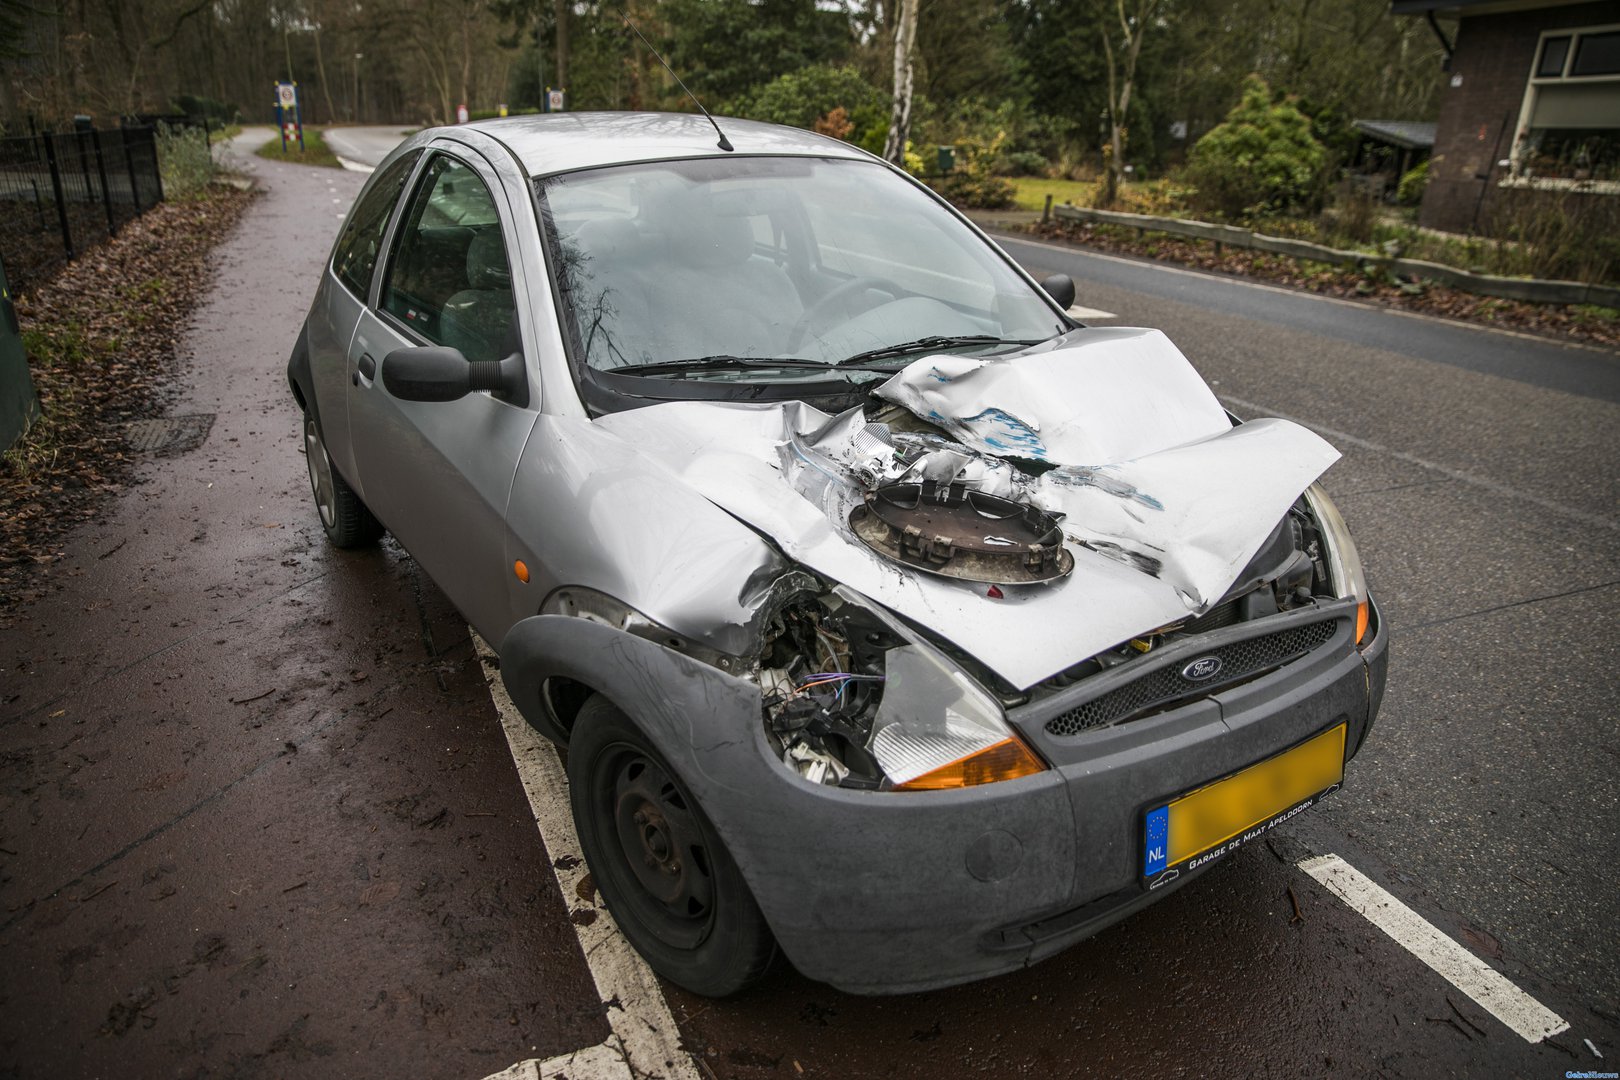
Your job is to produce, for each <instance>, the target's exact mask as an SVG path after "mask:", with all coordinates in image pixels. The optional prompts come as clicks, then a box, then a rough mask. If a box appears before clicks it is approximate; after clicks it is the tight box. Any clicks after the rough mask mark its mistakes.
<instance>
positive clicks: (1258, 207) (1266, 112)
mask: <svg viewBox="0 0 1620 1080" xmlns="http://www.w3.org/2000/svg"><path fill="white" fill-rule="evenodd" d="M1326 164H1327V151H1326V150H1325V149H1324V148H1323V146H1322V144H1321V143H1320V142H1318V141H1317V139H1316V137H1315V136H1314V135H1312V133H1311V121H1310V119H1309V118H1308V117H1307V116H1306V115H1305V114H1304V113H1302V112H1300V111H1299V109H1298V108H1296V107H1295V106H1294V104H1293V102H1292V101H1289V100H1282V101H1275V100H1273V96H1272V93H1271V89H1270V88H1269V87H1268V86H1267V85H1266V83H1265V81H1264V80H1263V79H1261V78H1260V77H1259V76H1258V75H1250V76H1249V77H1248V78H1247V79H1246V80H1244V84H1243V97H1242V98H1241V100H1239V101H1238V103H1237V104H1236V105H1235V106H1233V107H1232V111H1231V112H1229V113H1228V114H1227V115H1226V120H1225V121H1224V122H1223V123H1221V124H1220V125H1218V126H1216V127H1215V128H1213V129H1211V130H1210V131H1209V133H1208V134H1206V135H1205V136H1204V137H1203V138H1201V139H1199V140H1198V143H1197V145H1195V146H1194V147H1193V149H1192V155H1191V158H1190V161H1189V163H1188V166H1187V177H1188V179H1190V180H1191V181H1192V182H1193V184H1194V185H1195V186H1196V187H1197V189H1198V190H1197V195H1196V201H1197V203H1198V205H1199V206H1200V207H1201V208H1203V209H1206V210H1210V211H1214V212H1216V213H1219V214H1223V215H1225V216H1227V217H1251V216H1255V215H1260V214H1265V213H1277V212H1290V211H1299V210H1303V209H1310V208H1311V205H1312V203H1313V202H1316V201H1318V200H1319V199H1320V190H1321V185H1320V179H1321V176H1322V173H1323V170H1324V168H1325V167H1326Z"/></svg>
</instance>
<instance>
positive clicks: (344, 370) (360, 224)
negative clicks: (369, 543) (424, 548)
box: [304, 150, 422, 486]
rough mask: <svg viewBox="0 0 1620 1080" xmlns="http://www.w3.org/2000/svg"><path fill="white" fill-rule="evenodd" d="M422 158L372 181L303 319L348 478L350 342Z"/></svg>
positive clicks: (331, 437)
mask: <svg viewBox="0 0 1620 1080" xmlns="http://www.w3.org/2000/svg"><path fill="white" fill-rule="evenodd" d="M421 156H422V155H421V151H419V150H411V151H408V152H406V153H404V154H401V155H400V156H399V157H398V158H396V159H394V160H393V161H392V162H390V163H389V164H388V165H387V166H385V167H384V168H382V169H381V170H379V171H378V172H377V173H376V174H375V175H374V176H373V177H372V179H371V180H370V181H368V182H367V184H366V186H365V189H364V190H363V191H362V192H361V193H360V196H359V197H358V198H357V199H356V200H355V204H354V206H353V207H351V208H350V210H349V213H348V216H347V218H346V219H345V220H344V222H343V232H342V233H341V234H339V236H338V242H337V244H336V245H334V247H333V250H332V261H331V264H330V266H329V267H328V271H327V274H326V277H325V279H324V280H323V281H322V282H321V287H320V289H319V290H318V291H317V293H316V297H315V304H314V306H313V308H312V309H311V311H310V316H309V318H308V319H307V320H306V321H305V323H304V327H305V332H306V334H307V343H308V347H309V352H310V361H311V363H310V379H311V382H312V384H313V385H312V386H311V387H310V389H311V392H312V393H314V395H315V400H314V401H313V402H311V403H310V404H311V405H312V406H313V407H314V409H315V413H316V417H317V419H318V420H319V421H320V425H321V441H322V442H323V443H325V445H326V452H327V455H328V456H329V457H331V459H332V464H333V465H334V466H335V467H336V469H337V471H338V473H339V474H340V475H342V476H343V477H344V479H345V480H348V479H349V478H351V477H353V476H354V475H355V470H354V455H353V453H352V452H351V444H350V442H349V410H348V404H347V401H346V398H347V396H348V389H349V374H350V370H351V366H350V365H349V364H348V350H349V343H350V342H351V341H353V340H354V329H355V327H356V326H357V325H358V324H359V321H360V314H361V312H363V311H364V310H365V308H366V303H367V301H369V300H370V299H371V284H372V278H373V277H374V276H375V271H376V268H377V263H378V262H379V261H380V260H381V258H382V253H383V252H382V249H383V243H384V240H385V238H386V233H387V230H388V223H389V221H391V220H392V219H393V214H394V208H395V206H396V205H397V204H398V203H399V200H400V195H401V193H403V192H404V190H405V183H406V181H407V180H409V179H410V176H411V171H412V169H413V168H414V166H415V165H416V162H417V159H418V158H420V157H421ZM350 486H353V485H352V484H351V485H350Z"/></svg>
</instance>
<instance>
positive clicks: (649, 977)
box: [468, 627, 699, 1080]
mask: <svg viewBox="0 0 1620 1080" xmlns="http://www.w3.org/2000/svg"><path fill="white" fill-rule="evenodd" d="M468 633H470V634H471V635H472V640H473V645H474V647H475V648H476V649H477V650H478V656H479V659H480V660H482V661H483V664H484V677H485V679H486V681H487V682H488V683H489V696H490V699H491V700H492V701H493V702H494V703H495V711H496V712H497V713H498V714H499V715H500V718H501V727H502V728H503V729H504V730H505V732H506V742H507V745H508V746H510V747H511V749H512V760H513V761H514V762H516V763H517V770H518V778H519V779H520V780H521V781H522V782H523V792H524V794H525V795H527V796H528V798H529V808H530V809H531V810H532V811H533V812H534V820H535V824H536V825H538V826H539V827H540V838H541V839H542V840H543V841H544V842H545V845H546V852H547V854H549V855H550V856H551V860H552V872H553V873H554V874H556V877H557V888H558V889H559V890H561V892H562V897H563V902H564V903H566V904H568V905H569V906H570V907H571V908H573V909H574V910H576V911H591V912H594V913H595V914H594V918H593V919H591V920H589V921H588V922H586V923H585V924H584V925H581V924H580V923H575V924H574V932H575V933H576V934H577V935H578V936H579V946H580V950H581V951H582V952H583V953H584V954H585V962H586V964H588V965H589V966H590V969H591V978H592V979H593V980H595V982H596V992H597V995H598V996H599V998H600V999H601V1000H602V1001H604V1002H609V1003H610V1004H609V1005H608V1008H607V1019H608V1023H609V1025H610V1026H611V1027H612V1028H613V1034H612V1035H611V1036H610V1037H609V1038H608V1041H607V1042H605V1043H603V1044H602V1045H601V1046H592V1047H586V1048H585V1049H583V1050H580V1051H576V1052H575V1053H572V1054H564V1055H562V1056H560V1057H555V1058H550V1059H548V1060H546V1061H535V1060H532V1059H531V1060H529V1061H521V1062H518V1063H517V1064H516V1065H513V1066H512V1067H511V1068H509V1069H506V1070H504V1071H502V1072H498V1073H495V1074H494V1075H493V1076H490V1077H486V1078H485V1080H497V1078H499V1080H534V1078H536V1077H538V1078H540V1080H551V1078H552V1077H554V1076H560V1075H562V1074H563V1073H565V1072H566V1075H567V1076H568V1078H569V1080H630V1078H632V1077H635V1078H637V1080H640V1078H648V1077H660V1078H662V1080H699V1078H698V1073H697V1070H696V1069H695V1068H693V1067H692V1062H691V1059H690V1058H688V1057H687V1055H686V1052H685V1051H684V1050H682V1049H681V1046H680V1032H679V1031H677V1030H676V1027H675V1018H674V1016H673V1015H671V1013H670V1011H669V1004H668V1003H667V1002H665V1001H664V992H663V990H662V989H661V988H660V987H659V985H658V979H657V977H656V976H654V975H653V973H652V969H651V968H649V967H648V966H647V963H646V961H644V960H642V958H641V957H640V955H639V954H637V953H636V951H635V950H634V949H632V948H631V947H630V943H629V942H628V941H626V940H625V938H624V935H623V934H621V933H619V926H618V924H617V923H616V922H614V921H613V916H612V915H610V914H608V910H607V908H606V907H603V906H600V905H599V904H597V903H595V902H594V898H595V896H596V894H595V893H594V892H593V893H592V894H591V895H592V897H593V900H584V899H582V898H581V897H580V893H579V885H580V882H581V881H582V880H583V879H584V878H585V877H586V876H587V874H588V873H589V871H588V869H587V868H586V866H585V856H584V855H583V854H582V853H581V852H580V849H579V836H578V835H577V834H576V833H575V832H574V815H573V811H572V810H570V809H569V805H568V774H567V773H565V772H564V771H563V767H562V762H561V761H559V760H558V758H557V751H556V748H554V747H553V746H552V745H551V744H550V743H548V742H547V741H546V740H545V739H543V738H541V737H540V734H539V733H538V732H536V731H535V730H534V729H533V728H531V727H530V726H529V724H528V722H527V721H526V720H524V719H523V715H522V714H521V713H519V712H518V710H517V706H516V705H513V704H512V699H511V698H510V697H508V696H507V693H506V687H505V686H504V685H503V684H502V683H501V680H500V676H499V673H498V670H497V668H496V667H495V666H494V665H495V652H494V650H493V649H491V648H490V647H489V645H488V643H487V642H485V641H484V639H483V638H481V637H479V636H478V632H477V631H476V630H473V629H472V628H471V627H469V628H468ZM559 864H560V865H559Z"/></svg>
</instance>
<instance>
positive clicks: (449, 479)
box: [349, 146, 540, 634]
mask: <svg viewBox="0 0 1620 1080" xmlns="http://www.w3.org/2000/svg"><path fill="white" fill-rule="evenodd" d="M513 220H514V214H513V212H512V207H511V204H510V202H509V201H508V199H507V197H506V192H505V189H504V187H503V185H502V184H501V183H500V179H499V177H498V176H497V174H496V173H495V171H494V170H493V169H492V168H490V167H489V164H488V163H487V162H486V161H485V160H484V159H483V158H482V157H481V156H480V155H479V154H478V153H477V152H475V151H473V150H471V149H470V148H467V147H461V146H455V147H448V146H436V147H434V148H432V149H430V151H429V156H428V158H427V159H426V161H425V162H424V163H423V165H422V168H421V169H420V170H419V172H418V174H417V179H416V184H415V187H414V189H413V191H412V193H411V195H410V197H409V199H408V201H407V202H406V203H405V205H404V207H403V209H402V211H401V213H400V215H399V217H398V220H397V222H396V223H395V225H394V229H393V232H392V235H391V239H390V240H389V244H388V252H387V262H386V264H385V266H384V269H383V274H382V278H381V280H380V282H379V287H378V290H377V293H376V297H375V301H374V302H373V303H372V304H371V305H369V306H368V307H367V309H366V311H365V312H364V313H363V314H362V315H361V317H360V321H359V326H358V328H357V329H356V332H355V336H354V340H353V342H352V343H351V345H350V348H349V359H350V370H351V379H350V384H351V385H350V389H349V425H350V430H351V433H352V439H353V443H354V461H355V466H356V472H357V475H358V483H359V490H360V493H361V497H362V498H363V499H364V500H365V502H366V505H367V506H368V507H369V508H370V509H371V511H372V513H374V514H375V515H377V517H378V518H379V519H380V520H381V521H382V522H383V524H384V525H386V526H387V527H388V530H389V531H390V532H391V533H393V534H394V536H395V538H396V539H397V540H399V542H400V543H401V544H403V545H404V546H405V549H406V550H407V551H409V552H410V553H411V554H412V555H413V556H414V557H415V558H416V559H417V561H418V562H420V563H421V564H422V566H423V568H424V569H426V570H427V572H428V575H429V576H430V577H432V578H433V580H434V581H435V582H437V583H438V585H439V586H440V588H442V589H443V590H444V591H445V593H446V594H447V595H448V596H449V597H450V599H451V601H452V602H454V603H455V605H456V606H457V607H458V608H460V610H461V612H462V614H463V615H465V616H466V617H467V618H468V620H469V621H470V622H472V624H473V625H474V626H475V627H477V628H478V629H479V630H480V631H482V632H485V633H492V634H498V633H500V632H501V631H503V630H504V629H505V624H506V622H507V621H508V618H507V614H506V612H507V606H508V605H507V600H506V587H507V586H506V575H508V574H509V573H511V570H510V569H509V568H508V567H507V564H506V554H505V541H506V524H505V515H506V505H507V500H508V498H509V497H510V494H511V488H512V476H513V473H514V472H515V471H516V469H517V462H518V459H519V457H520V456H521V455H522V452H523V445H524V443H525V441H526V440H527V439H528V436H529V432H530V431H531V430H532V429H533V427H534V422H535V418H536V416H537V408H538V404H539V396H540V395H539V382H538V380H537V379H536V378H535V377H534V368H535V365H534V363H533V359H532V357H529V358H527V362H526V364H525V377H526V378H527V380H528V393H527V394H526V395H524V396H525V397H526V399H527V400H526V401H522V402H519V401H518V400H516V397H515V396H512V397H504V396H501V395H496V394H493V393H491V392H487V391H474V392H472V393H469V394H467V395H466V396H465V397H463V398H460V399H459V400H456V401H435V402H423V401H405V400H402V399H400V398H396V397H394V396H393V395H392V394H390V393H389V392H388V390H387V388H386V387H385V386H384V385H383V380H382V378H381V366H382V364H383V362H384V359H385V358H386V357H387V355H388V354H389V353H391V352H393V351H394V350H395V349H402V348H411V347H417V346H426V345H438V346H453V347H455V348H458V349H460V350H461V351H462V353H463V355H465V356H466V358H467V359H468V360H469V361H475V360H499V359H501V358H503V357H505V356H507V355H510V354H511V353H513V352H524V348H523V341H524V340H525V339H527V340H530V341H532V340H533V335H532V332H526V331H525V324H526V322H527V320H528V319H529V315H528V313H527V312H526V311H524V310H522V308H523V305H521V304H518V303H517V298H518V297H521V296H523V295H525V291H524V290H523V289H522V288H515V287H514V279H515V277H518V276H520V275H521V265H520V264H519V263H518V261H517V259H516V255H517V246H516V245H515V244H513V243H512V238H513V233H512V222H513ZM514 271H516V274H515V273H514Z"/></svg>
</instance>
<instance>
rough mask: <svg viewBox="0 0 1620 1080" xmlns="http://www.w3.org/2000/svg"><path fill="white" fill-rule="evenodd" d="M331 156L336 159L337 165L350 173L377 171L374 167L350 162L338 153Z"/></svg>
mask: <svg viewBox="0 0 1620 1080" xmlns="http://www.w3.org/2000/svg"><path fill="white" fill-rule="evenodd" d="M332 156H333V157H335V158H337V159H338V164H339V165H341V166H343V167H344V168H345V169H348V170H349V171H350V172H357V173H370V172H376V171H377V167H376V166H375V165H362V164H361V163H360V162H358V161H350V160H349V159H348V158H346V157H344V156H343V155H342V154H338V153H334V154H333V155H332Z"/></svg>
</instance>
